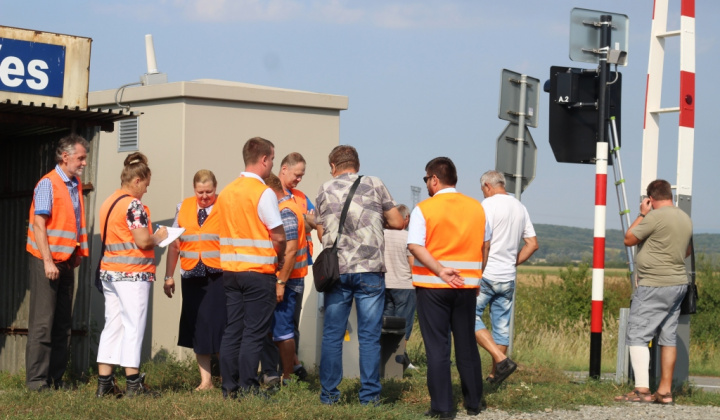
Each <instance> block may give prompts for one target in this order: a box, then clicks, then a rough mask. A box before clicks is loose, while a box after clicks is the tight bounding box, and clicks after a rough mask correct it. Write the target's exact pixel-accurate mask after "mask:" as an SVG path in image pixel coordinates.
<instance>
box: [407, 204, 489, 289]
mask: <svg viewBox="0 0 720 420" xmlns="http://www.w3.org/2000/svg"><path fill="white" fill-rule="evenodd" d="M418 207H419V208H420V211H421V212H422V215H423V218H424V219H425V229H426V232H425V233H426V235H425V248H426V249H427V250H428V252H429V253H430V255H432V256H433V258H435V259H436V260H437V261H438V262H439V263H440V264H442V266H443V267H450V268H454V269H456V270H459V271H460V276H461V277H462V278H463V280H464V282H465V283H464V285H463V286H462V287H463V288H466V289H468V288H477V287H478V286H479V285H480V280H481V279H482V259H483V240H484V237H485V212H484V211H483V209H482V205H481V204H480V202H478V201H477V200H475V199H473V198H470V197H467V196H465V195H463V194H460V193H456V192H448V193H440V194H435V195H434V196H433V197H431V198H429V199H427V200H425V201H423V202H421V203H420V204H418ZM412 277H413V285H414V286H415V287H427V288H450V287H451V286H450V285H448V284H447V283H445V282H444V281H443V280H442V279H441V278H440V277H438V276H436V275H435V273H433V272H432V271H431V270H429V269H428V268H427V267H425V266H423V264H422V263H421V262H420V261H418V260H417V259H416V260H415V262H414V263H413V267H412Z"/></svg>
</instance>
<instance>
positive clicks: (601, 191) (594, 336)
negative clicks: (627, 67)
mask: <svg viewBox="0 0 720 420" xmlns="http://www.w3.org/2000/svg"><path fill="white" fill-rule="evenodd" d="M600 23H601V25H600V31H601V32H600V45H599V47H600V50H601V51H604V52H603V53H602V54H601V55H600V65H599V67H598V73H599V82H598V84H599V86H598V99H597V103H598V105H597V106H598V124H597V126H598V138H597V141H598V144H597V151H596V156H597V160H596V162H595V232H594V241H593V272H592V273H593V274H592V306H591V308H592V312H591V315H590V369H589V370H590V372H589V373H590V377H591V378H593V379H600V365H601V359H602V314H603V289H604V287H605V285H604V281H605V213H606V204H607V156H608V143H607V135H606V132H607V125H606V124H607V122H606V121H605V119H606V115H607V101H606V91H607V75H608V70H609V68H608V67H609V66H608V63H607V51H608V49H609V46H610V30H611V26H612V16H610V15H602V16H600Z"/></svg>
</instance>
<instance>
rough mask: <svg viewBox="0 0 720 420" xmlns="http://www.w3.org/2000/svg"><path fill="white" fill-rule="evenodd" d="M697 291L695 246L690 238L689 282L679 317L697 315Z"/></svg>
mask: <svg viewBox="0 0 720 420" xmlns="http://www.w3.org/2000/svg"><path fill="white" fill-rule="evenodd" d="M697 300H698V291H697V284H695V245H694V244H693V239H692V238H690V281H689V282H688V288H687V292H685V297H684V298H683V301H682V303H681V304H680V315H694V314H696V313H697Z"/></svg>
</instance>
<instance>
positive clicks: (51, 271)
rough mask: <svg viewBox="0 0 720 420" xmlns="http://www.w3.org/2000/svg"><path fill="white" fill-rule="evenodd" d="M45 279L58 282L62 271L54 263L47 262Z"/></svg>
mask: <svg viewBox="0 0 720 420" xmlns="http://www.w3.org/2000/svg"><path fill="white" fill-rule="evenodd" d="M45 277H47V278H49V279H50V280H57V279H58V278H59V277H60V270H59V269H58V268H57V266H56V265H55V263H54V262H53V261H45Z"/></svg>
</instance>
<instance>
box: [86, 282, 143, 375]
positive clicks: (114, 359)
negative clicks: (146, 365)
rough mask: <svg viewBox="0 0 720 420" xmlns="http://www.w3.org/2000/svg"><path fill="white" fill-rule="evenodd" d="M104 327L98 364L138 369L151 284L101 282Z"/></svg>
mask: <svg viewBox="0 0 720 420" xmlns="http://www.w3.org/2000/svg"><path fill="white" fill-rule="evenodd" d="M102 283H103V294H104V295H105V327H104V328H103V331H102V334H101V335H100V345H99V347H98V358H97V361H98V363H105V364H108V365H120V366H122V367H129V368H139V367H140V351H141V349H142V340H143V335H144V334H145V324H146V321H147V308H148V299H149V297H150V287H152V284H153V283H152V282H147V281H113V282H110V281H103V282H102Z"/></svg>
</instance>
